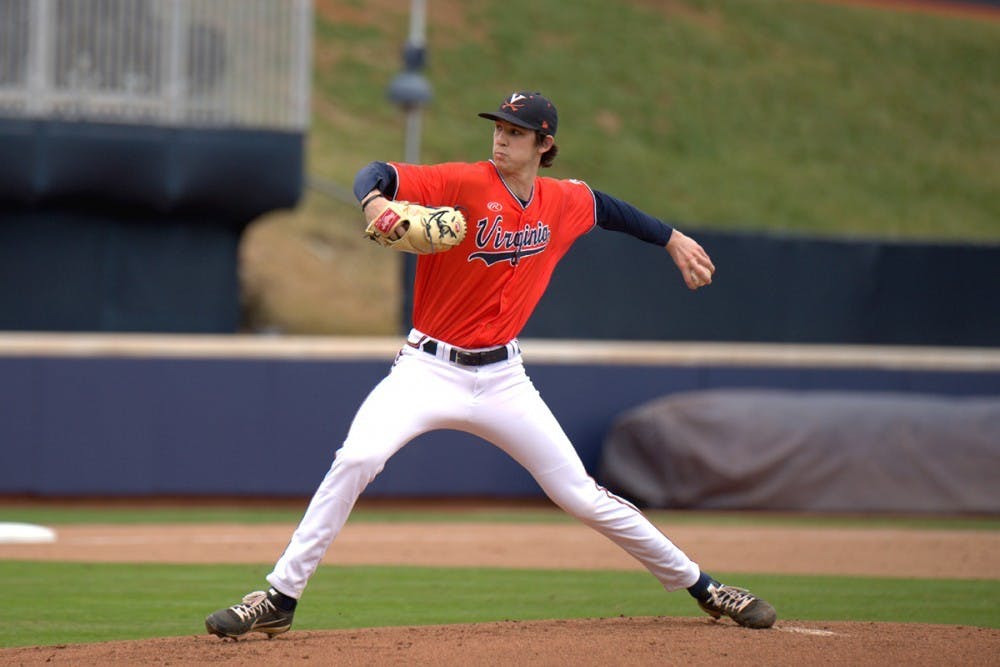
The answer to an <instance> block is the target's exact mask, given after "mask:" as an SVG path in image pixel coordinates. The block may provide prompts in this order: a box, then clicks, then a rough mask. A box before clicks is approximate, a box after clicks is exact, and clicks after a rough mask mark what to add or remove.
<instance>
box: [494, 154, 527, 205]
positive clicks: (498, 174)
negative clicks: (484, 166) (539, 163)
mask: <svg viewBox="0 0 1000 667" xmlns="http://www.w3.org/2000/svg"><path fill="white" fill-rule="evenodd" d="M489 163H490V164H491V165H493V170H494V171H496V173H497V178H499V179H500V182H501V183H503V186H504V187H505V188H507V192H509V193H510V198H511V199H513V200H514V201H516V202H517V203H518V204H519V205H520V206H521V210H524V209H526V208H528V207H529V206H531V201H532V200H533V199H534V198H535V185H534V184H532V185H531V196H530V197H529V198H528V201H526V202H524V201H521V198H520V197H518V196H517V195H516V194H514V191H513V190H511V189H510V186H509V185H507V181H505V180H504V178H503V174H501V173H500V170H499V169H498V168H497V165H496V163H495V162H493V160H489Z"/></svg>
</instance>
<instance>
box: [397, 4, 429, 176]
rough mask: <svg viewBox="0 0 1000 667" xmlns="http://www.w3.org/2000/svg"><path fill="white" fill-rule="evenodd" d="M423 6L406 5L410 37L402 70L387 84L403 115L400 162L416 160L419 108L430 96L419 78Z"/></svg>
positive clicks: (423, 35)
mask: <svg viewBox="0 0 1000 667" xmlns="http://www.w3.org/2000/svg"><path fill="white" fill-rule="evenodd" d="M426 27H427V3H426V1H425V0H412V2H411V3H410V37H409V39H408V40H407V42H406V45H405V46H404V47H403V71H402V72H401V73H400V74H399V75H397V76H396V78H395V79H393V81H392V83H391V84H389V91H388V94H389V99H390V100H392V101H393V102H395V103H396V104H398V105H399V106H400V108H402V110H403V111H404V112H405V113H406V138H405V147H404V151H403V160H404V161H405V162H409V163H411V164H414V163H417V162H419V161H420V126H421V117H420V114H421V107H422V106H423V105H424V104H426V103H427V102H428V101H430V99H431V97H432V93H431V84H430V83H429V82H428V81H427V79H426V78H425V77H424V75H423V69H424V65H425V64H426V60H427V35H426V33H427V30H426Z"/></svg>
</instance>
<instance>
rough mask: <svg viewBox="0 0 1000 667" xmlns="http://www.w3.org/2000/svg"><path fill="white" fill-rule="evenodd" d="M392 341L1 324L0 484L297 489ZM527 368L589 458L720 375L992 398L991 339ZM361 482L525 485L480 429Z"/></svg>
mask: <svg viewBox="0 0 1000 667" xmlns="http://www.w3.org/2000/svg"><path fill="white" fill-rule="evenodd" d="M399 344H400V341H399V340H398V339H375V340H368V339H365V340H354V339H322V338H317V339H277V340H270V339H257V338H250V337H239V336H234V337H225V336H218V337H211V336H207V337H198V336H193V337H184V336H181V337H155V336H139V335H136V336H132V337H128V336H126V337H122V336H114V337H112V336H100V335H91V336H69V335H56V334H47V335H37V334H8V335H5V336H0V406H2V410H0V451H2V465H0V494H35V495H42V496H61V495H102V496H103V495H128V496H143V495H160V494H177V495H197V496H204V495H208V496H211V495H271V496H274V495H285V496H305V495H309V494H311V492H312V490H313V489H314V487H315V486H316V484H318V482H319V481H320V479H321V478H322V476H323V475H324V474H325V472H326V470H327V468H328V467H329V465H330V463H331V461H332V458H333V454H334V451H335V450H336V448H337V447H338V446H339V444H340V441H341V439H342V438H343V436H344V435H345V433H346V431H347V428H348V426H349V424H350V420H351V418H352V417H353V415H354V412H355V410H356V409H357V407H358V405H359V404H360V402H361V401H362V400H363V398H364V397H365V395H366V394H367V393H368V391H369V390H370V389H371V387H373V386H374V385H375V384H376V383H377V382H378V381H379V380H380V379H381V378H382V377H383V376H384V375H385V373H386V372H387V371H388V369H389V366H390V364H391V361H392V358H393V356H394V352H395V350H396V349H397V348H398V345H399ZM523 347H524V349H525V359H526V364H527V368H528V372H529V374H530V375H531V377H532V379H533V380H534V382H535V384H536V386H537V387H538V389H539V390H540V391H541V393H542V395H543V396H544V397H545V398H546V400H547V401H548V402H549V404H550V406H551V408H552V410H553V412H554V413H555V414H556V416H557V417H558V418H559V419H560V421H561V423H562V424H563V427H564V428H565V430H566V432H567V434H568V435H569V436H570V438H571V439H572V440H573V442H574V444H575V445H576V447H577V449H578V451H579V452H580V456H581V458H582V459H583V462H584V464H585V465H586V466H587V468H588V470H590V471H591V472H592V473H595V472H596V469H597V464H598V462H599V459H600V452H601V446H602V442H603V440H604V437H605V435H606V434H607V432H608V431H609V429H610V427H611V425H612V423H613V421H614V419H615V418H616V416H617V415H619V414H620V413H621V412H622V411H624V410H626V409H629V408H631V407H634V406H636V405H638V404H640V403H642V402H645V401H647V400H650V399H653V398H657V397H660V396H664V395H666V394H670V393H673V392H680V391H690V390H694V389H708V388H721V387H768V388H794V389H801V390H803V391H808V390H811V389H837V390H849V391H859V392H864V391H894V392H909V393H924V394H941V395H952V396H987V395H994V396H996V395H1000V353H997V352H994V351H989V350H966V351H955V350H951V349H948V350H943V349H929V348H928V349H905V350H900V349H893V348H817V347H812V348H810V347H794V346H764V345H756V346H718V345H682V344H648V343H647V344H638V343H626V344H596V343H568V342H556V341H541V340H536V341H533V340H528V341H524V345H523ZM366 494H367V495H369V496H411V497H413V496H423V497H433V496H496V497H533V496H537V495H539V492H538V490H537V488H536V486H535V484H534V482H533V480H531V478H530V477H529V476H528V475H527V474H526V473H524V472H523V471H522V470H521V469H520V468H519V467H518V466H517V465H516V464H515V463H513V461H511V460H510V459H509V458H508V457H507V456H506V455H505V454H503V453H502V452H500V451H499V450H496V449H495V448H493V447H491V446H489V445H488V444H486V443H484V442H483V441H481V440H478V439H477V438H474V437H472V436H468V435H466V434H461V433H456V432H436V433H431V434H426V435H424V436H421V437H419V438H417V439H416V440H415V441H413V442H412V443H411V444H410V445H408V446H407V447H405V448H404V449H403V450H402V451H401V452H400V453H399V454H398V455H397V456H396V457H394V458H393V459H392V460H390V462H389V464H388V466H387V467H386V469H385V471H384V472H383V473H382V475H381V476H380V477H379V478H377V479H376V480H375V482H374V483H373V484H372V485H371V486H370V487H369V489H368V490H367V491H366Z"/></svg>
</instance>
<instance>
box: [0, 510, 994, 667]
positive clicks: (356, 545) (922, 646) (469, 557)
mask: <svg viewBox="0 0 1000 667" xmlns="http://www.w3.org/2000/svg"><path fill="white" fill-rule="evenodd" d="M660 527H661V529H663V530H664V532H665V533H666V534H667V535H669V536H670V537H671V539H672V540H674V541H675V542H676V543H678V544H679V545H680V546H682V547H683V548H684V549H685V550H686V551H687V552H688V553H690V554H691V555H692V556H694V557H695V558H697V559H698V560H699V562H700V563H701V564H702V566H703V567H705V569H706V570H708V571H711V570H713V569H715V570H718V571H726V572H741V571H753V572H771V573H782V572H794V573H818V574H856V575H881V576H905V577H935V578H948V577H979V578H986V579H995V578H998V577H1000V561H998V559H997V558H996V554H997V553H1000V535H998V534H997V533H995V532H992V531H969V530H964V531H948V530H926V531H924V530H897V529H846V530H840V529H810V528H794V527H793V528H788V527H774V526H765V527H757V528H755V527H747V526H738V527H722V528H719V527H705V526H685V525H678V526H668V525H660ZM55 528H56V530H57V533H58V536H59V539H58V540H57V542H55V543H53V544H43V545H0V558H7V559H10V558H14V559H43V560H75V561H86V562H99V561H112V562H127V561H141V562H168V563H199V562H258V563H265V564H270V563H272V562H273V561H274V559H275V558H277V556H278V555H279V554H280V552H281V550H282V549H283V548H284V545H285V543H286V541H287V540H288V537H289V536H290V535H291V531H292V530H293V526H291V525H287V524H268V525H262V526H247V525H230V524H213V525H166V526H161V525H154V526H121V525H94V526H70V525H67V526H55ZM324 562H325V563H327V564H360V563H374V564H393V563H399V564H409V565H443V566H455V567H459V566H470V565H477V566H498V567H499V566H503V567H531V568H544V567H548V568H576V569H634V568H638V567H639V566H638V565H637V564H636V563H635V562H634V561H632V559H630V558H629V557H628V556H625V555H624V554H622V553H621V552H620V551H619V550H618V549H617V548H616V547H614V546H613V545H611V544H610V542H608V541H607V540H605V539H604V538H602V537H600V536H598V535H597V534H595V533H593V531H591V530H589V529H587V528H585V527H583V526H581V525H577V524H497V523H482V524H479V523H465V522H459V523H451V522H448V523H396V522H393V523H349V524H348V525H347V527H346V528H345V529H344V531H343V533H342V534H341V536H340V538H339V539H338V541H337V544H336V546H335V548H334V549H332V550H331V552H330V553H329V554H328V556H327V559H326V560H325V561H324ZM651 583H653V582H651ZM736 583H738V582H736ZM254 585H255V584H254V583H253V582H248V586H254ZM653 585H655V583H653ZM674 595H684V593H674ZM928 602H929V603H932V601H928ZM218 604H219V601H213V600H206V610H205V611H206V613H208V612H209V611H211V610H212V609H211V608H212V607H213V606H218ZM778 612H779V617H780V616H781V610H780V609H779V610H778ZM696 613H697V612H696V611H695V607H694V606H693V605H692V616H694V614H696ZM200 623H201V619H200V618H198V619H192V632H198V633H200V631H201V630H200ZM998 655H1000V631H998V630H994V629H985V628H976V627H962V626H931V625H914V624H905V625H903V624H888V623H842V622H837V623H834V622H813V621H808V622H807V621H798V620H795V619H786V618H783V617H782V618H780V619H779V621H778V623H777V625H776V626H775V628H774V629H772V630H746V629H743V628H740V627H737V626H735V625H734V624H732V623H731V622H728V621H722V622H715V621H712V620H711V619H709V618H708V617H707V616H702V617H692V618H676V617H659V618H598V619H585V620H552V621H531V622H518V621H505V622H498V623H480V624H465V625H449V626H421V627H398V628H368V629H357V630H335V631H328V632H318V631H297V630H294V629H293V630H292V631H291V632H289V633H287V634H285V635H282V636H279V637H278V638H276V639H274V640H271V641H268V640H265V639H263V636H262V635H254V636H252V637H250V638H247V639H244V640H242V641H240V642H230V641H222V640H220V639H217V638H215V637H209V636H206V635H201V634H192V635H190V636H185V637H174V638H162V639H151V640H142V641H118V642H106V643H101V644H75V645H60V646H42V647H28V648H12V649H2V650H0V664H4V665H8V664H9V665H52V664H64V665H69V664H72V665H80V664H86V665H91V664H93V665H98V664H99V665H131V664H144V665H208V664H212V665H236V664H246V663H255V664H288V663H297V664H337V665H510V664H519V665H574V666H575V665H602V666H606V665H662V664H711V665H737V664H738V665H743V666H745V665H755V664H766V665H793V664H794V665H802V664H810V663H814V664H844V665H847V664H850V665H876V664H877V665H885V664H909V665H942V664H948V665H962V664H970V665H971V664H991V661H992V664H998V662H997V658H996V656H998ZM990 656H993V657H990Z"/></svg>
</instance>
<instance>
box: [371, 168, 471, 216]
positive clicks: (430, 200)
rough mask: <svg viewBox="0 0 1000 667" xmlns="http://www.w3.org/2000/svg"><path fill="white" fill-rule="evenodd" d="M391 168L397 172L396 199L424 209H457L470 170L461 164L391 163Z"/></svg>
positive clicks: (393, 194)
mask: <svg viewBox="0 0 1000 667" xmlns="http://www.w3.org/2000/svg"><path fill="white" fill-rule="evenodd" d="M389 165H390V166H391V167H392V168H393V169H394V170H395V171H396V192H395V193H392V198H393V199H396V200H399V201H408V202H413V203H416V204H423V205H424V206H454V205H455V202H456V201H458V198H459V195H460V187H461V184H462V183H463V174H464V171H465V170H466V169H467V167H468V165H465V164H464V163H458V162H453V163H443V164H434V165H415V164H406V163H402V162H390V163H389Z"/></svg>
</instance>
